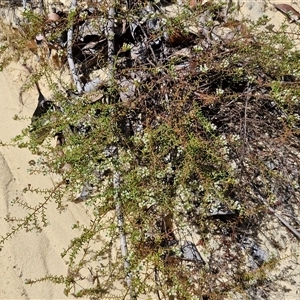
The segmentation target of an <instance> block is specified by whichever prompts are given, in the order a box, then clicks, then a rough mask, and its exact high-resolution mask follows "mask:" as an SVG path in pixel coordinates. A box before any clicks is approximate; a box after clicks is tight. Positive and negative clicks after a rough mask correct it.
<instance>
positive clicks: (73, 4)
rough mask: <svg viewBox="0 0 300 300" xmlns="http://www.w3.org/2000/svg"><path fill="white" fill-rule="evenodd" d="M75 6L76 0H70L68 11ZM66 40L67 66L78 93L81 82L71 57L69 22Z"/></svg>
mask: <svg viewBox="0 0 300 300" xmlns="http://www.w3.org/2000/svg"><path fill="white" fill-rule="evenodd" d="M76 6H77V0H72V2H71V7H70V13H72V12H73V11H75V9H76ZM67 37H68V40H67V53H68V64H69V68H70V71H71V74H72V77H73V80H74V83H75V84H76V88H77V92H78V93H79V94H81V93H82V83H81V81H80V78H79V76H78V74H77V70H76V67H75V63H74V59H73V51H72V44H73V25H72V24H71V27H70V28H69V30H68V36H67Z"/></svg>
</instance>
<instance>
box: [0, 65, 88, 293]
mask: <svg viewBox="0 0 300 300" xmlns="http://www.w3.org/2000/svg"><path fill="white" fill-rule="evenodd" d="M23 73H24V71H23V69H22V67H21V66H20V65H18V64H12V65H10V66H9V67H8V68H7V69H6V70H5V71H3V72H1V73H0V86H1V96H0V101H1V106H2V107H1V110H0V120H1V122H0V140H1V141H2V142H4V143H5V142H9V141H10V139H11V138H13V137H14V136H15V135H17V134H20V133H21V130H22V129H23V128H24V127H26V126H27V125H28V124H29V120H24V121H14V120H13V117H14V115H16V114H18V115H21V116H24V117H29V116H30V115H31V114H32V111H33V110H34V107H35V104H36V99H37V94H36V93H35V91H33V92H32V94H28V93H25V94H24V96H25V97H24V98H25V106H21V105H20V103H19V98H18V97H19V95H18V93H19V88H20V87H21V80H20V75H21V77H22V75H23ZM23 76H24V75H23ZM32 159H34V160H36V159H37V157H34V156H33V155H32V154H31V153H30V152H29V151H28V150H26V149H19V148H14V147H8V146H5V147H1V148H0V174H1V176H0V234H1V235H4V234H5V233H6V232H7V231H9V230H10V229H11V225H10V224H8V223H6V222H5V221H4V217H5V216H6V215H7V214H9V213H13V214H18V207H14V206H13V207H12V206H11V205H10V202H11V201H12V200H13V199H14V198H16V197H17V196H18V197H20V198H22V200H24V201H27V202H28V203H33V202H35V201H42V200H43V199H42V197H41V196H40V195H35V194H31V193H30V194H29V193H27V194H22V193H21V191H22V189H23V188H25V187H26V186H27V185H28V184H29V183H31V184H32V186H35V187H50V186H52V185H53V183H52V179H51V177H47V176H43V175H29V174H28V173H27V169H28V168H29V163H28V162H29V161H30V160H32ZM19 210H20V208H19ZM47 214H48V220H49V221H50V223H51V226H49V227H46V228H45V229H44V230H43V231H42V233H36V232H25V231H22V232H20V233H18V234H17V235H16V236H14V238H13V239H11V240H9V241H8V242H7V243H6V244H5V247H4V248H3V250H2V251H1V252H0V270H1V271H2V276H0V299H64V298H66V296H64V294H63V287H62V286H59V285H53V284H50V283H45V282H43V283H38V284H34V285H25V284H24V282H25V279H29V278H31V279H35V278H39V277H42V276H45V275H47V274H57V275H60V274H62V275H66V272H67V267H66V265H65V264H64V262H63V260H62V258H61V256H60V253H61V252H62V250H63V248H66V247H67V246H68V244H67V243H68V242H69V240H70V239H71V238H72V237H74V232H73V231H72V229H71V226H72V224H74V223H75V222H76V221H79V222H82V223H83V224H84V223H87V222H88V220H89V219H90V216H89V215H88V213H87V212H86V211H85V209H84V207H83V206H81V204H76V205H75V204H74V205H69V207H68V209H67V211H66V212H63V213H61V214H60V213H59V212H58V211H57V210H56V206H55V204H54V203H52V205H50V206H49V208H48V211H47Z"/></svg>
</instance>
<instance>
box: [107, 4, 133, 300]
mask: <svg viewBox="0 0 300 300" xmlns="http://www.w3.org/2000/svg"><path fill="white" fill-rule="evenodd" d="M114 20H115V8H114V6H113V5H112V6H111V7H110V8H109V11H108V22H107V43H108V80H109V84H110V86H112V85H113V84H114V72H115V66H114V64H115V56H114V54H115V42H114V36H115V31H114V22H115V21H114ZM114 159H115V165H116V167H115V170H114V174H113V187H114V200H115V206H116V215H117V225H118V228H119V233H120V244H121V253H122V257H123V259H124V270H125V273H126V283H127V286H128V288H129V291H130V299H134V298H135V297H134V292H133V287H132V274H131V272H130V263H129V259H128V247H127V241H126V234H125V230H124V216H123V212H122V204H121V201H120V183H121V175H120V171H119V170H118V162H119V151H118V147H116V150H115V153H114Z"/></svg>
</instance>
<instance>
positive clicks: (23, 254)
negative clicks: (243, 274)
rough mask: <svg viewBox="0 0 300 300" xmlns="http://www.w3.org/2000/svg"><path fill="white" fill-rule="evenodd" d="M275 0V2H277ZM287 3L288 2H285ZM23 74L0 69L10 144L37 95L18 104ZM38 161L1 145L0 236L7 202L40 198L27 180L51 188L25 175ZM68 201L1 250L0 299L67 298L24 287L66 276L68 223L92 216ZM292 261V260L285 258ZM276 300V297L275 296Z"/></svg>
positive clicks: (0, 127)
mask: <svg viewBox="0 0 300 300" xmlns="http://www.w3.org/2000/svg"><path fill="white" fill-rule="evenodd" d="M277 3H278V2H277ZM286 3H287V4H290V3H288V2H286ZM241 4H242V7H243V12H244V15H246V16H248V17H251V18H252V19H257V18H258V17H259V16H261V15H262V14H264V13H265V12H266V11H265V7H264V5H263V4H262V1H257V2H255V1H253V2H243V3H241ZM295 8H296V7H295ZM267 14H268V15H269V16H270V17H271V18H272V22H274V24H275V25H276V24H279V23H280V22H281V21H282V20H283V19H284V17H283V15H282V14H281V13H279V12H277V11H275V10H274V9H271V10H268V11H267ZM25 76H26V74H24V70H23V69H22V67H21V66H20V65H19V64H11V65H10V66H9V67H8V68H7V69H5V70H4V71H3V72H1V73H0V87H1V95H0V103H1V109H0V120H1V122H0V140H1V141H2V142H4V143H5V142H9V141H10V139H11V138H13V137H14V136H16V135H17V134H20V133H21V130H22V129H23V128H24V127H26V126H27V125H28V124H29V122H30V121H29V119H27V120H23V121H14V120H13V117H14V115H16V114H17V115H19V116H24V117H30V116H31V115H32V113H33V110H34V108H35V105H36V99H37V93H35V92H34V91H32V92H31V93H25V94H24V100H25V101H24V102H25V105H24V106H22V105H21V104H20V103H19V99H18V98H19V88H20V87H21V85H22V81H23V79H22V78H24V77H25ZM32 159H33V160H36V159H37V157H34V156H33V155H32V154H31V153H30V152H29V151H28V150H26V149H19V148H13V147H9V146H4V147H0V234H1V235H4V234H5V233H6V232H8V231H9V230H10V229H11V224H8V223H6V222H5V221H4V218H5V216H6V215H7V214H9V213H14V214H15V213H17V214H18V208H17V207H12V206H11V204H10V203H11V201H12V200H13V199H14V198H16V197H20V198H22V200H24V201H27V202H28V203H30V202H35V201H42V199H40V198H41V196H39V195H34V194H28V193H27V194H23V193H22V189H23V188H25V187H26V186H27V185H28V184H29V183H31V184H32V185H33V186H38V187H50V186H52V185H53V182H52V178H51V177H49V176H43V175H34V176H33V175H29V174H28V172H27V169H28V168H29V161H30V160H32ZM71 204H73V203H70V205H69V207H68V209H67V211H66V212H63V213H61V214H60V213H59V212H58V211H57V210H56V206H55V204H54V203H53V204H52V205H50V206H49V207H48V219H49V221H50V222H51V226H48V227H46V228H45V229H44V230H43V231H42V232H41V233H36V232H24V231H22V232H20V233H17V234H16V236H15V237H14V238H13V239H11V240H9V241H7V242H6V244H5V247H4V248H3V250H2V251H1V252H0V270H1V271H2V275H1V276H0V299H66V298H67V297H66V296H65V295H64V294H63V286H60V285H54V284H51V283H48V282H42V283H38V284H34V285H25V280H26V279H29V278H30V279H35V278H39V277H42V276H45V275H47V274H57V275H60V274H62V275H66V273H67V267H66V265H65V263H64V261H63V259H62V258H61V256H60V254H61V252H62V250H63V248H66V247H67V246H68V242H69V240H70V239H71V238H72V237H73V236H74V234H75V233H74V231H73V230H72V229H71V226H72V225H73V224H74V223H75V222H76V221H79V222H81V223H83V224H84V223H87V222H88V221H89V219H90V216H89V214H88V212H86V209H85V207H84V205H83V204H73V205H71ZM272 230H274V232H276V233H277V234H279V233H280V232H281V233H282V234H283V235H284V234H286V231H285V229H284V228H283V227H282V226H281V225H280V224H277V225H276V226H275V225H274V228H272ZM297 248H298V244H297V242H295V243H294V244H290V245H289V247H288V248H287V249H288V252H286V253H285V254H283V257H284V256H288V255H289V254H290V253H292V252H293V253H294V252H295V251H298V250H297ZM289 263H290V260H289ZM297 268H298V267H297V265H295V267H294V271H295V275H293V280H294V284H289V283H286V286H287V288H288V289H290V291H289V292H287V293H285V294H284V295H282V296H281V299H289V300H292V299H300V294H298V293H299V290H300V275H299V274H298V272H297ZM274 299H275V298H274Z"/></svg>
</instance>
